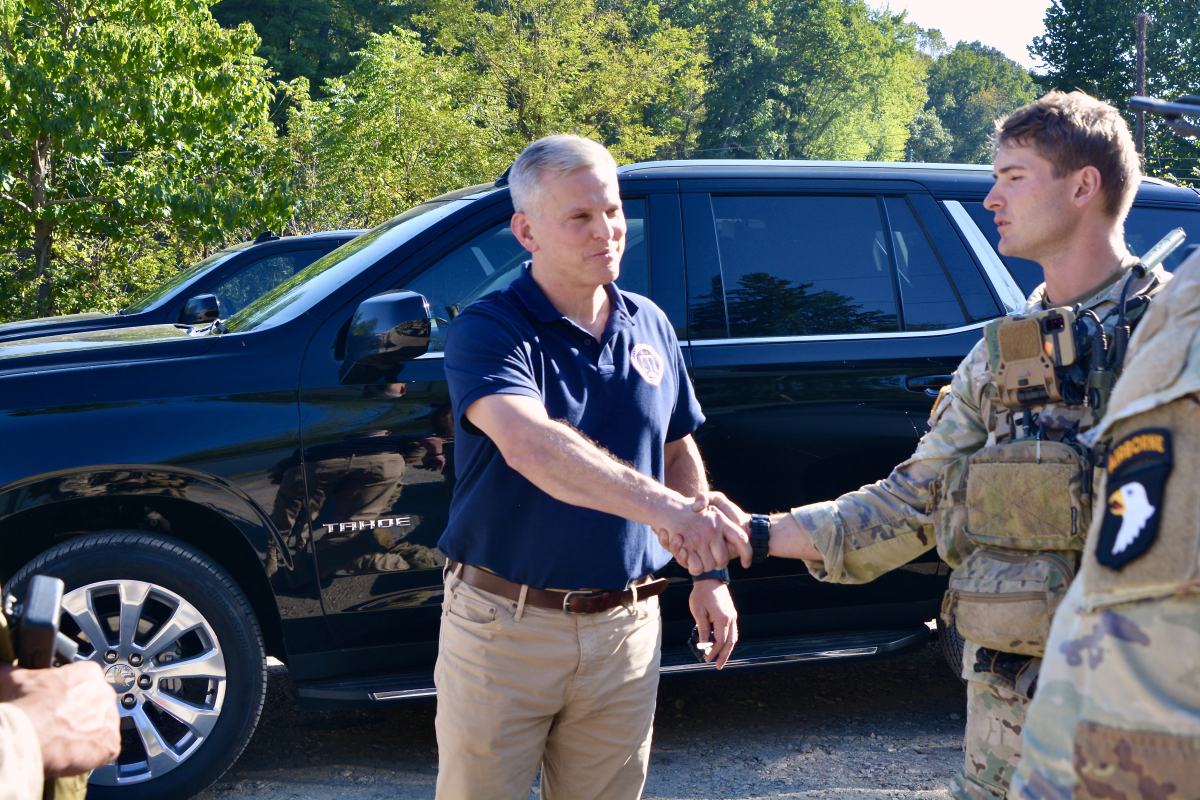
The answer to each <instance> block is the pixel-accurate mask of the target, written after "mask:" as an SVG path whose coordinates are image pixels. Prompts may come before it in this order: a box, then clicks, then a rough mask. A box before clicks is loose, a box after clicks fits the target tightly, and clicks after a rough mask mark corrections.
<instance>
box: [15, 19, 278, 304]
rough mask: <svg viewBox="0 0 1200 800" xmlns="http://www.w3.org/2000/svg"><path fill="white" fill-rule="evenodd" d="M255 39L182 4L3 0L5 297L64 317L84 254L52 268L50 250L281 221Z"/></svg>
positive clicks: (195, 236) (203, 236)
mask: <svg viewBox="0 0 1200 800" xmlns="http://www.w3.org/2000/svg"><path fill="white" fill-rule="evenodd" d="M257 45H258V38H257V37H256V36H255V34H254V31H253V30H251V29H250V28H249V27H248V26H247V27H241V28H237V29H234V30H224V29H222V28H220V27H219V26H218V25H217V24H216V22H215V21H214V20H213V19H212V17H211V16H210V15H209V13H208V10H207V9H206V8H205V7H204V5H203V4H200V3H197V2H195V0H59V1H58V2H55V3H46V2H43V0H0V213H2V215H3V216H2V223H0V258H2V259H3V261H2V262H0V263H2V264H3V271H2V278H3V281H4V283H5V285H6V289H7V291H8V292H10V293H12V295H15V297H13V298H12V299H11V300H10V303H13V302H15V304H16V305H18V306H19V307H21V308H26V309H28V310H30V311H33V312H35V313H36V314H38V315H44V314H50V313H54V312H56V311H60V310H63V308H64V307H60V305H59V304H58V298H59V297H60V296H62V295H64V294H65V295H69V294H71V293H72V292H76V293H77V284H78V282H79V281H80V280H83V279H86V277H87V275H86V273H87V270H86V263H87V261H88V258H87V257H86V255H80V256H79V261H78V262H77V263H76V264H75V268H74V269H72V268H70V265H64V266H66V267H68V268H59V267H56V265H55V255H56V252H59V250H61V251H62V252H67V251H69V250H72V249H73V250H74V251H76V253H77V254H78V252H79V251H80V249H81V248H82V249H83V250H84V251H86V250H87V243H88V242H89V241H93V242H96V241H99V240H111V241H114V242H123V241H128V240H131V239H134V238H136V237H138V236H140V235H145V234H146V233H147V232H148V231H154V232H157V233H159V234H160V235H163V236H166V237H170V236H171V235H172V234H174V235H175V236H177V237H181V238H185V239H187V240H189V241H192V242H195V243H200V244H203V243H205V242H216V241H220V240H222V239H223V238H224V237H226V236H228V235H229V232H230V231H233V230H236V229H238V228H240V227H243V226H245V225H248V224H251V223H252V222H260V221H270V220H272V219H276V220H278V219H283V218H286V217H287V216H288V215H289V213H290V207H289V202H288V200H287V191H286V187H285V186H284V185H283V184H281V183H280V182H278V181H276V180H272V179H271V177H270V176H269V175H267V174H265V167H266V165H267V164H268V163H269V160H270V155H271V150H272V147H273V144H274V138H275V133H274V129H273V127H272V126H271V124H270V122H269V119H268V111H269V104H270V102H271V97H272V87H271V84H270V82H269V81H268V80H267V78H266V75H265V74H264V72H263V68H262V64H261V62H260V61H259V60H258V59H256V58H255V57H254V55H253V53H254V49H255V47H257ZM66 242H71V243H72V246H71V247H70V248H67V247H63V248H59V249H56V245H58V244H60V243H62V244H65V243H66ZM80 269H83V272H82V273H81V272H80V271H79V270H80ZM72 287H76V288H72ZM10 296H11V295H10ZM71 305H72V303H67V304H66V306H65V307H66V308H69V307H70V306H71Z"/></svg>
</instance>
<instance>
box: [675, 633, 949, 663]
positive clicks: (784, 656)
mask: <svg viewBox="0 0 1200 800" xmlns="http://www.w3.org/2000/svg"><path fill="white" fill-rule="evenodd" d="M930 635H931V633H930V630H929V628H927V627H926V626H924V625H921V626H920V627H912V628H904V629H901V630H876V631H851V632H847V633H825V634H808V635H803V636H780V637H776V638H771V639H752V640H750V641H745V640H743V641H739V642H738V644H737V647H735V648H734V650H733V658H731V659H729V662H728V663H726V664H725V669H726V670H730V669H740V668H746V667H771V666H780V665H785V664H797V663H800V662H803V661H830V660H837V659H847V658H871V657H879V656H889V655H899V654H901V653H906V652H909V651H912V650H917V649H920V648H921V647H922V646H924V645H925V644H926V643H927V642H928V641H929V639H930ZM715 669H716V667H715V666H714V665H712V664H705V663H702V662H700V661H697V660H696V657H695V656H694V655H693V654H692V651H691V649H690V648H688V647H687V646H686V645H684V646H681V647H664V648H663V654H662V673H663V675H672V674H678V673H683V672H699V671H703V670H715Z"/></svg>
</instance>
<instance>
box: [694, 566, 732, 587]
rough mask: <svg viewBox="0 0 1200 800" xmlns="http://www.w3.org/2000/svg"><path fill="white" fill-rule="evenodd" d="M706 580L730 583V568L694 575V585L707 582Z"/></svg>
mask: <svg viewBox="0 0 1200 800" xmlns="http://www.w3.org/2000/svg"><path fill="white" fill-rule="evenodd" d="M706 578H716V579H717V580H719V581H720V582H721V583H729V567H723V568H721V569H710V570H709V571H708V572H701V573H700V574H699V575H693V576H692V583H695V582H696V581H702V580H705V579H706Z"/></svg>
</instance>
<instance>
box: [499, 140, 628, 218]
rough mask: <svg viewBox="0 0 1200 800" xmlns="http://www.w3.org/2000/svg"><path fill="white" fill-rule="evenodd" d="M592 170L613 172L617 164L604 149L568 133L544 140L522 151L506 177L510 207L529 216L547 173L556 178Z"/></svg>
mask: <svg viewBox="0 0 1200 800" xmlns="http://www.w3.org/2000/svg"><path fill="white" fill-rule="evenodd" d="M592 167H611V168H612V169H613V170H614V171H615V170H616V168H617V162H616V161H614V160H613V157H612V154H611V153H609V152H608V150H607V149H606V148H605V147H604V145H602V144H600V143H599V142H594V141H592V140H591V139H585V138H583V137H582V136H572V135H570V134H567V133H559V134H555V135H554V136H543V137H542V138H541V139H538V140H537V141H536V142H534V143H533V144H531V145H529V146H528V147H526V148H525V149H524V150H522V151H521V155H519V156H517V160H516V161H515V162H513V165H512V170H511V171H510V172H509V173H508V184H509V187H510V190H511V192H512V200H513V207H514V208H515V209H516V210H517V211H524V212H526V213H528V212H529V210H530V208H531V207H532V206H535V205H537V204H538V201H539V200H540V199H541V198H540V195H541V193H542V191H541V188H542V187H541V183H542V177H543V176H544V175H546V174H547V173H549V174H550V175H552V176H554V177H558V176H560V175H569V174H570V173H572V172H574V171H575V170H577V169H588V168H592Z"/></svg>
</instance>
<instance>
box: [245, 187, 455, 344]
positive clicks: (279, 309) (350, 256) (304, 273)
mask: <svg viewBox="0 0 1200 800" xmlns="http://www.w3.org/2000/svg"><path fill="white" fill-rule="evenodd" d="M470 203H471V201H469V200H430V201H428V202H426V203H421V204H420V205H416V206H413V207H412V208H410V209H409V210H408V211H405V212H404V213H403V214H398V215H397V216H395V217H392V218H391V219H389V220H388V221H387V222H385V223H383V224H381V225H378V226H376V227H375V228H372V229H371V231H370V232H369V233H364V234H363V235H362V236H359V237H357V238H356V239H352V240H351V241H349V242H347V243H346V244H344V245H342V246H341V247H339V248H338V249H336V250H334V251H333V252H332V253H329V254H328V255H326V256H324V257H322V258H319V259H317V260H316V261H314V262H313V263H312V264H309V265H308V266H307V267H305V268H304V269H302V270H300V271H299V272H297V273H296V274H295V275H293V276H292V277H291V278H289V279H287V280H285V281H284V282H283V283H281V284H279V285H278V286H276V287H275V288H274V289H271V290H270V291H269V292H267V293H266V294H264V295H263V296H262V297H260V298H258V299H257V300H255V301H254V302H252V303H250V304H249V305H247V306H246V307H245V308H243V309H242V310H241V311H239V312H238V313H236V314H234V315H233V316H232V317H231V318H230V319H229V321H228V322H226V323H225V327H226V329H227V330H229V331H230V332H232V333H243V332H246V331H252V330H256V329H258V328H261V327H273V326H275V325H282V324H283V323H285V322H289V321H291V320H293V319H295V318H296V317H298V316H300V315H301V314H303V313H305V312H306V311H308V310H309V309H310V308H312V307H313V306H314V305H316V304H317V303H319V302H321V301H322V300H324V299H325V298H326V297H328V296H329V295H330V294H331V293H333V292H336V291H337V290H338V289H340V288H341V287H343V286H345V285H346V284H347V283H349V282H351V281H353V280H354V279H355V278H357V277H358V276H359V274H361V273H362V272H364V271H365V270H369V269H370V268H371V267H373V266H375V265H376V264H378V263H379V260H380V259H382V258H383V257H384V256H387V255H389V254H391V253H392V252H394V251H395V250H396V248H398V247H400V246H401V245H402V244H404V243H405V242H406V241H409V240H410V239H411V238H412V237H413V236H416V235H417V234H419V233H421V232H422V231H424V230H426V229H428V228H429V227H431V226H432V225H435V224H436V223H437V222H438V221H440V220H443V219H445V218H446V217H448V216H450V215H451V214H453V213H454V212H455V211H457V210H459V209H460V208H462V207H463V206H466V205H470Z"/></svg>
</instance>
